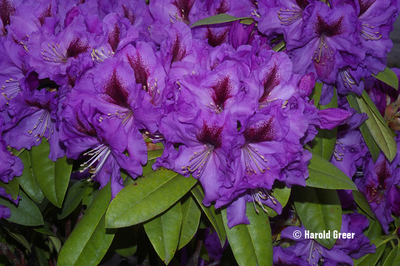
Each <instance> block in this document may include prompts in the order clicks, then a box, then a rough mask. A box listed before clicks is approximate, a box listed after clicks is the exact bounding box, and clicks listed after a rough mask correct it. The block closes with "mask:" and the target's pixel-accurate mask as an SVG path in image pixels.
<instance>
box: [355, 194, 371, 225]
mask: <svg viewBox="0 0 400 266" xmlns="http://www.w3.org/2000/svg"><path fill="white" fill-rule="evenodd" d="M352 193H353V197H354V200H355V202H356V203H357V205H358V206H359V207H360V208H361V209H362V210H363V211H364V212H365V213H366V214H367V215H368V216H369V217H371V218H373V217H375V216H374V215H373V214H372V211H371V207H370V206H369V204H368V201H367V199H366V198H365V197H364V195H363V194H361V193H360V192H359V191H356V190H353V191H352Z"/></svg>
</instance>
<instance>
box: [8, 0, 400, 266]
mask: <svg viewBox="0 0 400 266" xmlns="http://www.w3.org/2000/svg"><path fill="white" fill-rule="evenodd" d="M325 2H327V1H325ZM398 5H399V3H398V1H395V0H376V1H363V0H359V1H339V0H335V1H329V2H328V4H326V3H324V2H322V1H316V0H309V1H307V0H304V1H300V0H296V1H292V0H290V1H289V0H286V1H280V0H276V1H270V0H260V1H258V2H256V1H251V0H241V1H233V0H218V1H211V0H151V1H150V3H149V5H147V4H146V1H144V0H131V1H123V0H121V1H104V0H88V1H79V0H40V1H39V2H38V1H34V0H28V1H11V0H0V18H1V20H0V27H1V32H0V86H1V90H2V95H1V97H0V112H1V116H0V133H1V137H0V146H1V147H0V157H1V158H2V159H1V162H2V164H1V165H0V177H1V181H2V182H4V183H7V182H9V181H11V180H12V179H13V178H14V176H18V175H21V173H22V169H23V165H22V163H21V161H20V160H19V158H18V157H16V156H13V155H12V154H11V153H10V151H9V150H11V148H14V149H17V150H21V149H23V148H25V149H28V150H29V149H31V148H32V147H33V146H37V145H39V144H40V143H41V142H42V141H48V142H49V144H50V154H49V158H50V159H51V160H54V161H56V160H57V159H58V158H61V157H63V156H67V157H68V158H71V159H75V160H79V161H81V162H82V164H81V169H80V171H81V173H83V175H85V176H86V178H88V179H90V180H94V181H96V182H99V183H100V188H102V187H104V186H105V185H106V184H107V183H109V182H110V183H111V193H112V196H113V197H115V195H116V194H117V193H118V192H119V191H120V190H121V189H122V188H123V180H122V176H121V170H123V171H124V172H125V173H127V174H129V176H131V177H132V178H136V177H138V176H140V175H142V173H143V168H142V166H143V165H145V164H146V163H147V150H148V148H147V145H146V141H145V140H147V141H148V140H151V141H152V142H154V143H156V142H158V143H162V145H163V146H164V151H163V154H162V155H161V157H159V158H157V161H156V162H155V164H154V165H153V169H154V170H155V169H157V168H159V167H165V168H167V169H171V170H173V171H175V172H177V173H180V174H181V175H183V176H187V177H188V176H193V177H194V178H196V179H198V180H199V182H200V183H201V185H202V187H203V188H204V192H205V198H204V201H203V203H204V204H205V205H207V206H209V205H210V204H215V207H216V208H220V207H224V206H225V207H227V217H228V226H229V227H232V226H235V225H237V224H240V223H245V224H248V223H249V220H248V218H247V217H246V205H247V203H248V202H252V203H253V204H254V208H255V211H257V212H258V210H257V208H261V209H262V210H264V211H266V210H267V207H269V208H272V209H273V210H275V211H276V212H277V213H278V214H280V213H281V212H282V206H281V204H280V203H279V202H278V201H277V200H276V199H275V197H274V196H273V193H274V192H273V190H274V188H275V187H276V185H278V184H280V185H284V186H286V187H292V186H294V185H299V186H305V185H306V182H305V180H306V179H307V178H308V170H307V165H308V163H309V161H310V159H311V157H312V154H311V152H309V151H308V150H306V149H304V145H305V144H307V143H308V142H310V141H311V140H313V139H314V137H315V136H316V135H317V133H318V131H317V130H318V129H328V130H331V129H333V128H335V127H337V126H339V125H341V126H340V129H339V131H338V138H337V144H336V147H335V151H334V155H333V157H332V159H331V161H332V163H333V164H334V165H336V166H337V167H338V168H340V169H342V170H343V172H345V173H346V174H347V175H348V176H349V177H353V176H354V175H355V174H356V173H357V167H358V169H360V168H361V167H363V172H364V174H365V176H364V177H362V178H360V179H356V182H357V185H358V186H359V188H360V191H362V192H363V193H364V194H365V195H366V197H367V199H368V200H369V201H370V202H371V206H372V209H373V211H374V212H376V213H377V216H378V220H379V221H380V222H381V223H382V225H383V227H384V229H385V231H387V230H388V224H389V223H390V222H391V221H392V220H391V216H390V214H391V212H393V213H395V214H396V215H399V214H400V209H399V207H398V206H399V202H398V198H399V197H398V196H399V195H400V190H399V185H400V181H399V176H400V174H399V173H398V172H399V171H398V164H399V163H398V162H400V161H398V160H395V161H394V162H393V163H391V164H390V163H388V162H387V161H386V160H385V159H384V158H383V156H381V157H380V158H379V159H378V161H377V162H376V163H373V161H372V160H371V159H370V158H369V157H368V155H366V154H367V148H366V145H365V143H364V141H363V139H362V136H361V133H360V132H359V131H358V130H357V128H358V127H359V126H360V124H361V123H362V122H363V121H364V120H365V119H366V116H365V115H361V114H356V113H355V111H354V110H353V109H351V108H350V107H349V106H348V103H347V102H345V101H344V100H343V98H340V97H339V106H340V109H337V108H329V109H325V110H318V109H317V108H316V107H315V104H314V102H313V101H310V99H309V96H310V94H311V92H312V90H313V88H314V85H315V81H316V80H319V81H322V82H324V87H323V92H322V94H323V96H322V97H321V101H320V103H327V102H329V100H330V96H332V94H333V90H330V88H331V87H332V86H335V87H337V90H338V92H339V94H347V93H348V92H350V91H353V92H356V93H358V94H361V93H362V91H363V89H364V82H363V81H362V80H361V78H362V77H366V76H369V75H371V73H374V74H377V73H378V72H379V71H381V70H382V69H383V68H384V66H385V60H386V59H385V58H386V53H387V52H388V50H389V49H390V47H391V41H390V40H389V35H388V34H389V32H390V30H391V29H392V23H393V21H394V19H395V17H396V16H397V13H398V8H397V7H398ZM218 14H228V15H231V16H236V17H248V18H250V17H253V18H254V19H255V20H256V21H257V22H258V24H257V25H256V23H252V24H250V25H244V24H242V23H240V22H239V21H235V22H226V23H220V24H214V25H200V26H196V27H192V28H191V27H190V26H191V25H193V23H195V22H197V21H199V20H201V19H204V18H207V17H210V16H214V15H218ZM281 35H283V38H284V41H285V43H286V52H275V51H273V50H272V47H273V46H275V45H276V44H277V43H279V42H280V40H282V36H281ZM366 84H368V80H367V81H366ZM374 95H377V97H375V98H374V97H372V98H373V100H374V101H376V102H379V103H382V99H383V98H384V97H383V96H382V95H380V94H379V93H376V94H374ZM381 96H382V97H381ZM385 99H386V98H385ZM395 100H396V98H393V97H392V101H395ZM396 102H397V101H396ZM377 105H378V107H379V104H377ZM396 106H397V105H396ZM385 108H386V105H384V106H383V109H382V110H383V112H382V113H385V112H386V111H387V108H386V109H385ZM393 108H394V109H393V110H394V111H393V110H392V109H390V108H389V109H390V110H389V111H387V112H388V115H391V116H390V117H391V118H392V119H393V123H394V126H396V125H397V124H395V123H396V122H397V120H396V119H397V116H396V115H398V113H397V107H393ZM391 110H392V111H393V112H392V113H390V112H391ZM399 116H400V115H399ZM399 127H400V124H399ZM397 158H400V157H399V156H397ZM355 176H356V177H359V176H357V175H355ZM0 194H1V196H3V197H8V198H9V199H10V197H9V196H7V195H5V191H4V190H0ZM382 206H383V207H382ZM7 210H8V209H4V208H2V209H1V211H2V212H1V213H0V217H5V218H6V217H8V216H9V215H10V214H9V211H8V212H7ZM1 214H3V216H1ZM364 220H365V219H364V218H362V217H361V216H359V215H357V214H354V215H350V214H349V215H344V216H343V224H342V231H343V232H348V227H349V226H350V225H351V224H357V226H355V227H357V228H358V229H357V230H358V231H357V232H355V233H356V234H357V238H356V239H354V240H353V241H344V242H339V241H338V242H337V243H336V245H335V247H334V248H332V249H331V250H326V249H325V248H323V247H322V246H319V244H317V243H316V242H315V241H311V242H310V241H299V243H298V244H297V246H292V247H289V248H286V249H280V248H277V249H276V252H275V257H276V258H275V260H277V263H278V264H279V263H281V264H285V263H292V264H296V265H303V264H304V265H305V263H306V257H307V256H309V255H310V254H311V253H313V252H314V253H315V250H318V254H315V256H314V257H313V258H314V259H315V262H318V261H319V260H320V259H324V260H327V261H330V260H331V261H332V265H334V262H337V263H349V264H351V258H358V257H360V256H362V255H363V254H365V253H368V252H370V250H369V249H368V248H367V247H366V246H367V243H369V241H368V239H366V237H365V236H363V235H362V230H363V229H364V228H366V227H367V223H366V221H364ZM353 226H354V225H353ZM290 230H291V229H290V228H288V229H286V231H287V232H289V231H290ZM303 230H304V228H303ZM286 231H284V232H283V233H282V237H283V238H290V236H289V235H290V234H289V233H290V232H289V233H287V232H286ZM364 248H365V249H364ZM305 250H308V251H305ZM363 252H364V253H363ZM336 256H339V257H340V260H337V258H335V257H336ZM309 262H310V261H309Z"/></svg>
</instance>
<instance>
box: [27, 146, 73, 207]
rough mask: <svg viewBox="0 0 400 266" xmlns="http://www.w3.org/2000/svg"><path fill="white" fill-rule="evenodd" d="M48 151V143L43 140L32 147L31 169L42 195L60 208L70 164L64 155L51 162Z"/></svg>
mask: <svg viewBox="0 0 400 266" xmlns="http://www.w3.org/2000/svg"><path fill="white" fill-rule="evenodd" d="M49 152H50V145H49V143H48V142H47V141H44V140H43V141H42V144H40V145H39V146H36V147H32V150H31V155H32V169H33V173H34V175H35V177H36V180H37V182H38V184H39V186H40V188H41V189H42V191H43V193H44V195H45V196H46V197H47V198H48V199H49V201H50V202H51V203H53V204H54V205H55V206H57V207H59V208H61V206H62V203H63V200H64V196H65V192H66V191H67V188H68V182H69V178H70V175H71V170H72V164H68V162H67V157H66V156H64V157H63V158H60V159H58V160H57V161H56V162H53V161H52V160H50V159H49V158H48V156H49Z"/></svg>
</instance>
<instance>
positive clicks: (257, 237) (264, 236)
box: [222, 202, 272, 266]
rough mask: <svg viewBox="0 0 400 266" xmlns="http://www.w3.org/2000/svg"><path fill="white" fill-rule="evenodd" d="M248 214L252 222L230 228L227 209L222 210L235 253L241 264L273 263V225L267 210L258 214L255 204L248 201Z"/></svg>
mask: <svg viewBox="0 0 400 266" xmlns="http://www.w3.org/2000/svg"><path fill="white" fill-rule="evenodd" d="M246 215H247V217H248V218H249V221H250V224H248V225H247V224H239V225H236V226H234V227H232V228H231V229H229V228H228V225H227V223H228V220H227V213H226V209H223V210H222V217H223V219H224V226H225V230H226V234H227V236H228V241H229V244H230V245H231V248H232V252H233V255H234V256H235V259H236V261H237V263H238V264H239V265H265V266H268V265H271V266H272V238H271V226H270V223H269V219H268V215H267V214H266V213H265V212H259V213H258V214H257V213H256V211H255V210H254V206H253V204H252V203H251V202H250V203H247V206H246Z"/></svg>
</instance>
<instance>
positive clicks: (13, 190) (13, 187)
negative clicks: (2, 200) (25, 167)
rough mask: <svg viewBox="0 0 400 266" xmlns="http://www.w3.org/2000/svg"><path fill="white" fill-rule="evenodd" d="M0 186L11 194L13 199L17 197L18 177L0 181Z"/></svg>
mask: <svg viewBox="0 0 400 266" xmlns="http://www.w3.org/2000/svg"><path fill="white" fill-rule="evenodd" d="M0 187H2V188H4V189H5V190H6V192H7V194H9V195H11V197H12V198H13V199H17V197H18V192H19V182H18V179H16V178H14V179H13V180H11V181H10V182H8V183H4V182H1V181H0Z"/></svg>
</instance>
